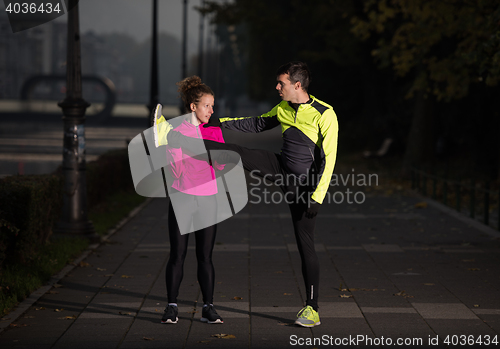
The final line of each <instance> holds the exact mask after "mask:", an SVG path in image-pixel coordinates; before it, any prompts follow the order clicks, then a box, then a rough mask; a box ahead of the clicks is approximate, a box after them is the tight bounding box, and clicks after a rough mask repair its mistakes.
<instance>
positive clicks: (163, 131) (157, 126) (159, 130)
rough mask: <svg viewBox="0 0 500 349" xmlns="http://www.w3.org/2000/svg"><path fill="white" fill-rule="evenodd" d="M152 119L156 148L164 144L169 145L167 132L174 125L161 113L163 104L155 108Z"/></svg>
mask: <svg viewBox="0 0 500 349" xmlns="http://www.w3.org/2000/svg"><path fill="white" fill-rule="evenodd" d="M152 119H153V134H154V139H155V146H156V148H158V147H159V146H162V145H167V144H168V141H167V134H168V132H169V131H170V130H171V129H172V128H173V127H172V125H170V124H169V123H168V122H167V120H165V117H164V116H163V115H161V104H158V105H157V106H156V108H155V109H154V110H153V115H152Z"/></svg>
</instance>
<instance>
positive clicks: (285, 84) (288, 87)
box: [276, 74, 297, 101]
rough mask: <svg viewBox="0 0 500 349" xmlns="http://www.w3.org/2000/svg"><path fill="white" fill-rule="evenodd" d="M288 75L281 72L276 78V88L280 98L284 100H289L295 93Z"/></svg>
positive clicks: (293, 85)
mask: <svg viewBox="0 0 500 349" xmlns="http://www.w3.org/2000/svg"><path fill="white" fill-rule="evenodd" d="M289 77H290V75H289V74H281V75H279V76H278V77H277V78H276V80H277V81H278V83H277V84H276V90H278V92H279V94H280V97H281V99H283V100H284V101H291V100H292V99H293V98H294V97H295V95H296V93H297V91H296V89H295V84H292V82H291V81H290V79H289Z"/></svg>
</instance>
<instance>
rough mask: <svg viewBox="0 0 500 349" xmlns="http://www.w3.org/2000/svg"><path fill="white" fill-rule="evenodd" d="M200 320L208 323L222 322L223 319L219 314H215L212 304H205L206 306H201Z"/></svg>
mask: <svg viewBox="0 0 500 349" xmlns="http://www.w3.org/2000/svg"><path fill="white" fill-rule="evenodd" d="M200 320H201V321H203V322H207V323H209V324H222V323H224V320H222V318H221V317H220V316H219V314H217V312H216V311H215V308H214V306H213V305H207V306H206V307H203V310H202V312H201V319H200Z"/></svg>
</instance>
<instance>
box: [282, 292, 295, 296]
mask: <svg viewBox="0 0 500 349" xmlns="http://www.w3.org/2000/svg"><path fill="white" fill-rule="evenodd" d="M291 295H293V293H283V296H291Z"/></svg>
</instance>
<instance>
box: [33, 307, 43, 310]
mask: <svg viewBox="0 0 500 349" xmlns="http://www.w3.org/2000/svg"><path fill="white" fill-rule="evenodd" d="M35 310H45V307H40V308H35Z"/></svg>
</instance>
